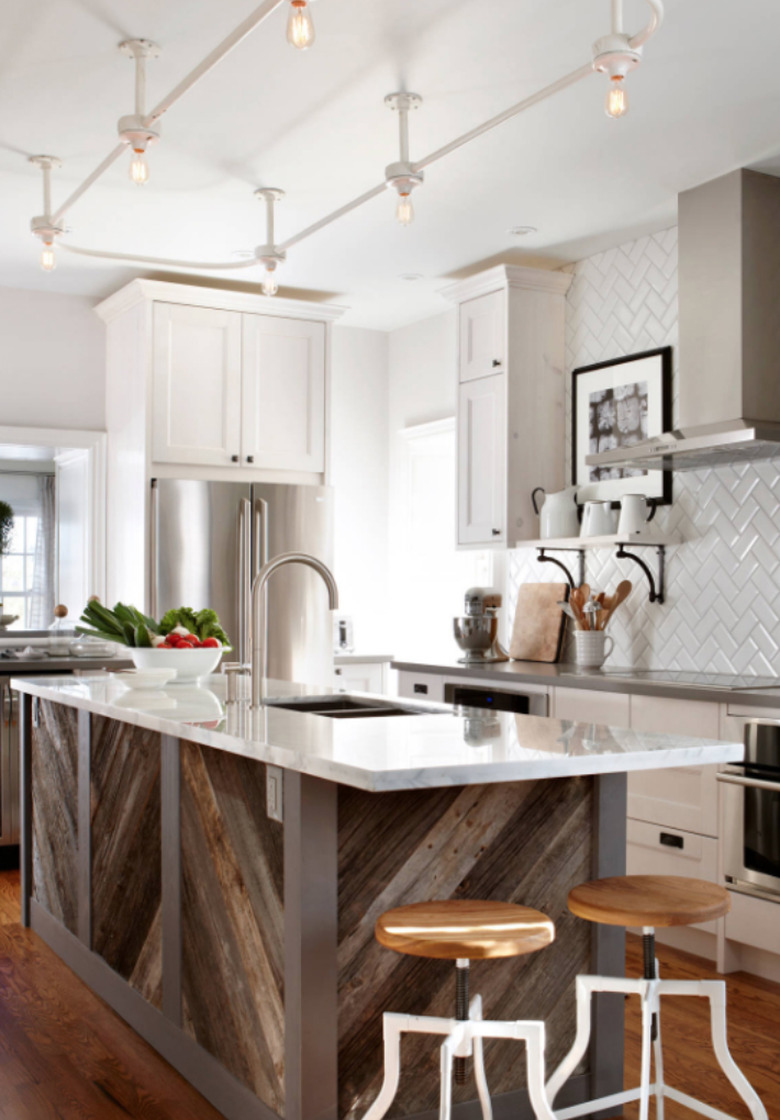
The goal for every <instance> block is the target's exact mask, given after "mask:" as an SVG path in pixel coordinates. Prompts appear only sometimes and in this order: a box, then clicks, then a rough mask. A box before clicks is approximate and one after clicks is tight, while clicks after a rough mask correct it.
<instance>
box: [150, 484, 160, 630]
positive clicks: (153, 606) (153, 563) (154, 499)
mask: <svg viewBox="0 0 780 1120" xmlns="http://www.w3.org/2000/svg"><path fill="white" fill-rule="evenodd" d="M159 517H160V492H159V490H158V489H157V479H156V478H153V479H152V496H151V501H150V503H149V518H150V521H149V553H150V561H149V614H150V615H151V616H152V618H154V619H156V618H157V559H158V558H157V531H158V523H159Z"/></svg>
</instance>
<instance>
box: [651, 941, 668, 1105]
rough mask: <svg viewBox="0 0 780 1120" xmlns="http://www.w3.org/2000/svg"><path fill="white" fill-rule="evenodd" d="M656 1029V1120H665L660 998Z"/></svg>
mask: <svg viewBox="0 0 780 1120" xmlns="http://www.w3.org/2000/svg"><path fill="white" fill-rule="evenodd" d="M655 976H656V979H658V978H659V977H660V969H659V967H658V961H656V962H655ZM655 1029H656V1036H655V1040H654V1042H653V1058H654V1061H655V1120H664V1117H665V1111H666V1110H665V1107H664V1096H665V1092H666V1086H665V1084H664V1052H663V1045H662V1041H661V1001H660V999H658V998H656V1012H655Z"/></svg>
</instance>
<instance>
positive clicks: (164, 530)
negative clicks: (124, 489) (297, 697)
mask: <svg viewBox="0 0 780 1120" xmlns="http://www.w3.org/2000/svg"><path fill="white" fill-rule="evenodd" d="M151 509H152V532H151V540H152V560H151V564H152V571H151V580H150V587H151V603H150V604H149V606H150V613H152V614H153V615H155V616H156V617H160V616H161V615H162V614H164V612H165V611H167V610H169V609H170V608H172V607H193V608H194V609H195V610H200V609H202V608H204V607H212V608H213V609H214V610H215V611H216V612H217V614H218V615H219V618H220V621H221V622H222V625H223V628H224V629H225V631H226V632H227V634H228V636H229V637H230V639H231V640H232V643H233V649H234V655H233V658H234V660H236V661H239V660H240V661H243V662H245V661H247V659H248V657H249V653H250V641H249V639H250V631H249V626H250V622H249V620H250V614H251V612H250V591H251V584H252V580H253V579H254V576H255V574H256V573H257V571H258V570H259V569H260V567H261V566H262V564H263V563H264V562H265V560H266V559H271V558H272V557H274V556H277V555H278V554H279V553H282V552H308V553H311V554H312V555H314V556H316V557H318V558H319V559H320V560H322V561H324V563H325V564H327V565H328V566H329V567H332V564H333V495H332V491H331V490H330V489H329V488H328V487H324V486H281V485H276V484H265V483H261V484H258V483H253V484H248V483H238V482H194V481H191V480H184V479H171V478H166V479H154V480H153V481H152V503H151ZM332 673H333V632H332V625H331V619H330V613H329V610H328V595H327V591H326V589H325V585H324V583H323V582H322V580H321V579H320V577H319V576H318V575H317V574H316V572H314V571H312V570H311V569H309V568H306V567H304V566H303V565H300V564H296V565H290V566H288V567H285V568H282V569H280V570H278V571H277V572H275V573H274V575H273V576H272V577H271V579H270V581H269V583H268V675H269V677H273V678H276V679H277V680H288V681H300V682H302V683H308V684H329V683H330V681H331V677H332Z"/></svg>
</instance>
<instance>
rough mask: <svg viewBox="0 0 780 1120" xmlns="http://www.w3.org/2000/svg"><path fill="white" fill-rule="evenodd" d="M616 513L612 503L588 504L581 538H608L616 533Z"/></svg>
mask: <svg viewBox="0 0 780 1120" xmlns="http://www.w3.org/2000/svg"><path fill="white" fill-rule="evenodd" d="M616 520H617V519H616V516H615V512H614V511H613V509H612V505H611V503H610V502H586V503H585V509H584V511H583V514H582V528H581V530H580V536H581V537H607V536H609V535H610V534H611V533H614V532H615V525H616Z"/></svg>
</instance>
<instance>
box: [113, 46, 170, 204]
mask: <svg viewBox="0 0 780 1120" xmlns="http://www.w3.org/2000/svg"><path fill="white" fill-rule="evenodd" d="M119 50H120V51H121V53H122V54H124V55H126V56H127V57H128V58H132V59H134V61H135V112H134V113H130V114H129V115H128V116H126V117H120V118H119V124H118V125H117V132H118V133H119V138H120V140H123V141H124V142H125V144H127V145H128V146H129V147H130V149H131V152H132V156H131V159H130V178H131V180H132V181H133V182H134V183H136V184H137V185H138V186H143V185H144V183H148V182H149V164H148V163H147V160H146V149H147V147H148V146H149V144H155V143H156V142H157V141H158V140H159V139H160V126H159V125H158V124H157V122H155V128H152V127H151V126H150V125H148V124H147V123H146V60H147V58H157V57H158V56H159V54H160V48H159V47H158V46H157V44H156V43H153V42H152V41H151V39H126V40H125V41H124V42H123V43H120V44H119Z"/></svg>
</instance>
